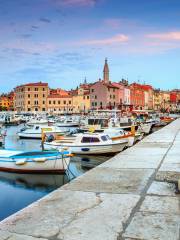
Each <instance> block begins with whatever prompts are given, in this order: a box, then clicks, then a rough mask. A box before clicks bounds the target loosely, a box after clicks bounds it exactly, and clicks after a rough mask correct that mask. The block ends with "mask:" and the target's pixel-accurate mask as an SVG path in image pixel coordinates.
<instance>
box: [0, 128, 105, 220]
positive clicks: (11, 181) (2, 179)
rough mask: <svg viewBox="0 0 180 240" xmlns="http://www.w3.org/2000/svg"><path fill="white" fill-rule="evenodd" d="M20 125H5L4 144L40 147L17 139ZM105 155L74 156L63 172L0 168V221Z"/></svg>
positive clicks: (75, 175) (9, 146)
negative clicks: (12, 170) (42, 172)
mask: <svg viewBox="0 0 180 240" xmlns="http://www.w3.org/2000/svg"><path fill="white" fill-rule="evenodd" d="M20 128H22V126H18V127H8V128H7V137H6V143H5V148H6V149H16V150H23V151H26V150H27V151H29V150H39V149H40V141H39V140H22V139H18V137H17V132H18V131H19V129H20ZM108 158H109V157H106V156H99V157H95V156H94V157H92V156H83V157H78V156H76V157H73V158H72V159H71V163H70V167H69V171H68V172H67V173H66V174H38V175H36V174H15V173H6V172H0V221H1V220H3V219H4V218H6V217H8V216H9V215H11V214H13V213H15V212H17V211H18V210H20V209H22V208H24V207H26V206H27V205H29V204H30V203H32V202H34V201H36V200H38V199H39V198H41V197H43V196H44V195H46V194H48V193H49V192H51V191H53V190H55V189H56V188H58V187H60V186H62V185H64V184H65V183H67V182H69V181H70V180H71V179H73V178H74V177H77V176H79V175H81V174H83V173H84V172H86V171H87V170H89V169H91V168H93V167H95V166H97V165H99V164H100V163H102V162H104V161H106V160H107V159H108Z"/></svg>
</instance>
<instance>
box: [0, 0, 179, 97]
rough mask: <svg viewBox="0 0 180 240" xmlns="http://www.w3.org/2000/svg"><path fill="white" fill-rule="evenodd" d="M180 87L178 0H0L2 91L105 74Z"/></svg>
mask: <svg viewBox="0 0 180 240" xmlns="http://www.w3.org/2000/svg"><path fill="white" fill-rule="evenodd" d="M106 57H107V58H108V63H109V68H110V79H111V81H115V82H118V81H120V80H121V79H122V78H126V79H128V80H129V82H130V83H132V82H140V83H146V84H151V85H153V86H154V87H155V88H161V89H174V88H180V1H179V0H0V86H1V88H0V92H1V93H2V92H8V91H10V90H12V89H13V88H14V87H15V86H17V85H20V84H24V83H29V82H38V81H42V82H48V83H49V86H50V87H51V88H56V87H59V88H64V89H71V88H75V87H77V86H78V85H79V84H80V83H82V82H83V81H84V79H85V77H86V79H87V81H88V82H94V81H97V80H98V79H99V78H102V77H103V75H102V71H103V65H104V60H105V58H106Z"/></svg>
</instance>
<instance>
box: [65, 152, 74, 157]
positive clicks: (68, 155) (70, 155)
mask: <svg viewBox="0 0 180 240" xmlns="http://www.w3.org/2000/svg"><path fill="white" fill-rule="evenodd" d="M64 156H65V157H74V154H72V153H68V154H64Z"/></svg>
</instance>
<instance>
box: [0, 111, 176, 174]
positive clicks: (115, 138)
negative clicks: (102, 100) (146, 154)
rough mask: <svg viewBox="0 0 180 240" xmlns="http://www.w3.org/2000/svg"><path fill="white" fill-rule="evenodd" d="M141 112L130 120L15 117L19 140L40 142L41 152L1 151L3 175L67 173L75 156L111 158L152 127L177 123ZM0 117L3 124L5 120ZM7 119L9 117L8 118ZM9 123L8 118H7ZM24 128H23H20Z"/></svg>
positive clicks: (114, 116)
mask: <svg viewBox="0 0 180 240" xmlns="http://www.w3.org/2000/svg"><path fill="white" fill-rule="evenodd" d="M144 116H145V114H144V113H143V112H140V113H138V114H136V117H134V116H133V115H132V116H131V117H129V116H118V115H117V113H116V112H111V115H107V114H105V115H104V114H103V113H101V114H99V113H98V114H92V115H91V114H90V115H88V116H75V117H74V118H73V117H72V116H71V117H67V116H63V117H62V116H61V117H58V116H56V117H50V116H45V115H43V116H41V117H40V116H36V117H29V116H26V115H25V116H24V118H22V116H21V117H20V116H16V117H14V118H12V117H9V118H8V121H6V123H9V125H16V124H12V119H16V120H18V121H16V123H17V124H19V122H21V123H22V124H23V125H20V126H19V127H18V129H19V131H18V132H17V138H19V139H22V138H24V139H39V140H41V141H39V145H41V147H42V151H28V152H25V151H17V150H9V149H4V150H0V171H8V172H18V173H34V172H40V173H44V172H65V171H66V170H67V169H68V167H69V163H70V159H71V156H72V154H76V155H81V156H82V155H83V156H86V155H108V154H115V153H119V152H121V151H123V150H124V149H125V148H128V147H131V146H133V145H134V144H135V143H136V142H137V141H140V140H141V139H142V138H143V137H144V136H145V135H146V134H149V133H150V132H151V131H152V128H153V127H157V128H160V127H162V126H165V125H166V124H168V123H170V122H171V121H173V120H174V119H173V118H171V117H165V116H161V117H157V116H156V118H152V117H151V118H147V117H144ZM3 117H4V118H2V116H1V120H2V119H5V116H3ZM6 117H7V116H6ZM6 120H7V118H6ZM7 126H8V124H3V123H2V126H1V128H0V129H1V131H0V145H1V146H3V145H4V143H5V136H6V131H5V128H4V127H7ZM21 126H22V127H21Z"/></svg>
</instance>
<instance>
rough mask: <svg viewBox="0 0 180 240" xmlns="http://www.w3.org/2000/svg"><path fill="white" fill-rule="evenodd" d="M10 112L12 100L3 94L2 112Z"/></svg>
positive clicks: (0, 99) (0, 104) (0, 100)
mask: <svg viewBox="0 0 180 240" xmlns="http://www.w3.org/2000/svg"><path fill="white" fill-rule="evenodd" d="M9 110H10V100H9V98H8V96H7V95H5V94H3V95H1V96H0V111H9Z"/></svg>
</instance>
